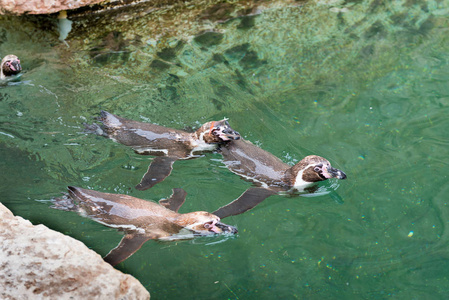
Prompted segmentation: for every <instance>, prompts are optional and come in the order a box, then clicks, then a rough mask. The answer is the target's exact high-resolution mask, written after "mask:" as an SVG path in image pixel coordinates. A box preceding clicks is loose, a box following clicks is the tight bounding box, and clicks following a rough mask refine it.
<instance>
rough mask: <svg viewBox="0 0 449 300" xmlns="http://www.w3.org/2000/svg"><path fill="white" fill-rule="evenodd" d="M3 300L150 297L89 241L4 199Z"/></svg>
mask: <svg viewBox="0 0 449 300" xmlns="http://www.w3.org/2000/svg"><path fill="white" fill-rule="evenodd" d="M0 269H1V272H0V299H123V300H125V299H130V300H131V299H133V300H134V299H149V298H150V294H149V293H148V291H147V290H146V289H145V288H144V287H143V286H142V284H141V283H140V282H139V281H138V280H137V279H135V278H134V277H132V276H131V275H126V274H123V273H122V272H120V271H118V270H116V269H114V268H113V267H111V266H110V265H109V264H107V263H105V262H104V261H103V259H102V258H101V256H100V255H98V254H97V253H95V252H94V251H92V250H90V249H88V248H87V247H86V246H85V245H84V244H83V243H81V242H80V241H77V240H75V239H73V238H71V237H68V236H65V235H63V234H61V233H59V232H56V231H53V230H51V229H49V228H47V227H45V226H44V225H36V226H34V225H32V224H31V222H29V221H28V220H25V219H23V218H21V217H15V216H14V215H13V214H12V213H11V212H10V211H9V210H8V209H7V208H6V207H5V206H3V205H2V204H1V203H0Z"/></svg>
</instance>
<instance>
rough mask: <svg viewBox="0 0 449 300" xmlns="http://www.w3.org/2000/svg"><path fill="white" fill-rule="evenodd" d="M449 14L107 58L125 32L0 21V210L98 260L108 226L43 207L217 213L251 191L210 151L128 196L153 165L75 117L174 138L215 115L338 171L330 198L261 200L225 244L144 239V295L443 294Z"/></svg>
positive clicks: (214, 40)
mask: <svg viewBox="0 0 449 300" xmlns="http://www.w3.org/2000/svg"><path fill="white" fill-rule="evenodd" d="M448 16H449V3H448V2H447V1H394V3H389V2H387V1H385V2H384V1H316V3H310V2H307V3H305V5H303V6H291V7H279V8H272V9H269V10H266V11H263V12H262V13H261V14H259V15H257V16H250V17H242V18H236V19H232V20H229V21H227V22H224V23H220V24H216V25H215V31H214V32H212V33H211V32H210V33H207V34H204V33H203V34H201V33H198V35H197V36H192V37H190V38H189V39H187V40H181V39H179V40H178V39H176V38H172V39H170V40H164V41H163V42H164V43H165V44H166V45H167V47H165V48H164V49H162V50H161V49H159V48H157V47H155V46H154V43H153V42H152V41H154V37H152V36H144V37H142V38H141V39H142V41H144V42H142V43H137V44H136V43H132V42H129V41H128V40H126V39H125V38H123V40H124V41H125V40H126V41H127V42H126V43H125V42H123V43H122V44H121V45H123V46H121V47H122V48H120V51H116V49H115V50H114V49H112V48H113V47H112V46H111V43H112V44H114V43H113V42H114V41H117V43H118V44H120V41H121V39H122V38H121V37H120V36H121V35H120V34H112V42H111V36H109V37H108V35H106V37H104V38H103V39H102V38H99V39H98V40H96V41H89V43H87V42H86V45H84V47H85V49H84V50H83V51H76V50H77V49H78V48H76V47H73V49H72V48H68V49H67V48H66V46H65V45H63V44H61V43H59V42H58V41H57V34H56V33H54V34H52V33H49V31H48V30H47V31H46V30H45V28H42V26H38V25H36V22H34V21H33V20H31V21H27V22H25V23H24V25H23V26H22V27H21V28H20V29H17V28H13V25H11V24H12V23H10V22H9V20H1V21H0V33H1V34H0V37H1V42H0V53H1V54H2V55H5V54H8V53H15V54H16V55H18V56H19V57H20V58H21V60H22V62H23V68H24V70H25V71H26V72H25V73H24V74H23V75H22V77H21V78H20V80H19V82H18V84H15V85H9V86H6V87H1V88H0V151H1V156H2V158H3V159H2V160H1V168H2V172H1V175H0V176H1V185H0V189H1V190H0V191H1V201H2V203H4V204H5V205H6V206H7V207H8V208H10V209H11V210H12V211H13V212H14V213H15V214H16V215H20V216H22V217H24V218H27V219H29V220H31V221H32V222H33V223H34V224H44V225H46V226H48V227H50V228H52V229H55V230H57V231H60V232H62V233H65V234H68V235H70V236H72V237H74V238H76V239H78V240H80V241H82V242H83V243H85V244H86V245H87V246H88V247H90V248H92V249H93V250H95V251H96V252H98V253H99V254H101V255H105V254H107V253H108V252H109V250H110V249H112V248H114V247H115V246H116V245H117V244H118V242H119V241H120V239H121V237H122V236H121V234H120V233H119V232H117V231H116V230H114V229H110V228H106V227H104V226H102V225H101V224H98V223H95V222H93V221H91V220H89V219H86V218H83V217H81V216H78V215H76V214H74V213H68V212H62V211H56V210H53V209H50V208H49V206H50V203H49V202H48V201H46V200H49V199H51V198H52V197H55V196H58V195H59V194H60V193H61V192H64V191H65V187H66V186H67V185H74V186H80V187H84V188H92V189H96V190H99V191H105V192H116V193H127V194H130V195H133V196H136V197H139V198H144V199H152V200H158V199H160V198H163V197H166V196H168V195H170V193H171V189H172V188H175V187H182V188H184V189H185V190H186V191H187V193H188V196H187V201H186V203H185V204H184V206H183V207H182V208H181V212H190V211H195V210H206V211H213V210H215V209H217V208H218V207H220V206H221V205H224V204H226V203H228V202H230V201H231V200H233V199H235V198H236V197H238V196H239V195H240V194H241V193H243V191H245V189H247V188H248V187H250V186H251V184H250V183H248V182H245V181H243V180H241V179H240V178H239V177H238V176H237V175H234V174H232V173H231V172H229V171H228V170H227V169H226V168H225V167H224V165H223V164H222V162H221V157H220V155H218V154H207V155H205V156H204V157H202V158H199V159H195V160H187V161H178V162H176V163H175V166H174V170H173V172H172V174H171V176H169V177H168V178H167V179H166V180H165V181H164V182H162V183H160V184H158V185H156V186H155V187H153V188H152V189H150V190H147V191H143V192H141V191H137V190H135V189H134V186H135V184H137V183H138V182H139V181H140V178H141V176H142V174H143V173H144V172H145V170H146V168H147V167H148V164H149V161H150V159H151V157H147V156H139V155H137V154H135V153H134V152H133V151H132V150H131V149H129V148H127V147H125V146H122V145H119V144H116V143H114V142H113V141H111V140H107V139H104V138H102V137H98V136H94V135H89V134H85V133H84V132H83V123H85V122H88V123H89V122H93V121H94V120H93V117H94V116H95V115H97V114H98V112H99V111H100V110H101V109H105V110H108V111H110V112H113V113H115V114H118V115H121V116H123V117H127V118H132V119H136V120H141V121H151V122H155V123H158V124H160V125H164V126H169V127H175V128H179V129H182V128H195V127H198V126H199V124H202V123H204V122H206V121H210V120H214V119H221V118H223V117H228V118H229V122H230V124H231V126H232V127H234V128H235V129H237V130H238V131H239V132H240V133H241V134H242V135H243V136H244V137H245V138H246V139H248V140H250V141H252V142H254V143H257V144H258V145H260V146H261V147H262V148H263V149H265V150H267V151H270V152H271V153H273V154H275V155H276V156H278V157H280V158H281V159H282V160H284V161H285V162H287V163H291V164H292V163H294V162H296V161H299V160H300V159H301V158H303V157H304V156H306V155H309V154H317V155H321V156H323V157H326V158H327V159H329V160H330V162H331V163H332V165H333V166H335V167H337V168H339V169H341V170H343V171H344V172H345V173H346V174H347V175H348V179H347V180H345V181H340V182H336V181H331V182H326V183H324V186H325V187H327V188H332V187H333V188H334V189H335V188H336V192H337V193H338V195H339V196H340V197H341V199H342V200H343V202H340V201H336V200H335V198H332V197H330V196H329V195H321V196H317V197H283V196H272V197H270V198H268V199H267V200H266V201H264V202H263V203H262V204H260V205H259V206H258V207H256V208H255V209H253V210H252V211H250V212H248V213H245V214H243V215H239V216H234V217H230V218H227V219H225V222H226V223H228V224H231V225H235V226H237V227H238V229H239V234H238V236H236V237H234V238H227V239H226V238H223V237H215V238H202V239H197V240H192V241H183V242H176V243H157V242H154V241H149V242H147V243H146V244H145V245H144V246H143V247H142V249H141V250H139V251H138V252H137V253H136V254H135V255H133V256H132V257H131V258H130V259H128V260H126V261H125V262H124V263H122V264H120V265H118V269H120V270H122V271H124V272H126V273H129V274H132V275H133V276H135V277H137V278H138V279H139V280H140V281H141V282H142V283H143V284H144V286H145V287H146V288H147V289H148V290H149V291H150V292H151V295H152V297H153V299H179V298H181V299H296V298H299V299H304V298H306V299H360V298H367V299H383V298H389V297H396V298H400V299H443V298H446V297H447V294H448V292H449V280H448V277H449V271H448V269H449V260H448V259H449V251H448V235H447V232H446V226H448V220H449V219H448V218H449V215H448V204H447V203H448V201H447V199H448V193H449V188H448V186H447V179H448V178H447V174H446V172H445V170H446V169H447V168H448V167H449V161H448V149H449V131H448V128H449V118H448V115H449V84H448V82H449V54H448V53H449V35H448V28H449V27H448V25H449V17H448ZM7 21H8V22H7ZM122 34H124V33H122ZM74 39H76V38H75V37H74ZM147 41H148V42H147ZM68 43H69V44H70V43H71V41H70V39H69V40H68ZM94 43H97V44H101V45H103V46H102V47H103V48H98V47H94V46H92V47H91V46H90V45H91V44H94ZM114 45H115V44H114ZM89 47H91V48H89ZM86 49H87V50H86ZM99 49H100V50H99Z"/></svg>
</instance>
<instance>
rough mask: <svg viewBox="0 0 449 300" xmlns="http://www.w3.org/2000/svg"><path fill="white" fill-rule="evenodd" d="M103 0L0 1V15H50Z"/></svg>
mask: <svg viewBox="0 0 449 300" xmlns="http://www.w3.org/2000/svg"><path fill="white" fill-rule="evenodd" d="M99 2H105V0H78V1H73V0H16V1H11V0H0V13H3V14H4V13H9V14H17V15H21V14H51V13H55V12H58V11H61V10H69V9H76V8H79V7H83V6H86V5H91V4H96V3H99Z"/></svg>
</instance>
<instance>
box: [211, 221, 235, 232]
mask: <svg viewBox="0 0 449 300" xmlns="http://www.w3.org/2000/svg"><path fill="white" fill-rule="evenodd" d="M215 226H216V227H218V228H219V229H220V230H221V232H225V233H231V234H236V233H237V232H238V230H237V228H235V227H234V226H231V225H226V224H224V223H221V222H217V223H215Z"/></svg>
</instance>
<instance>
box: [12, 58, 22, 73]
mask: <svg viewBox="0 0 449 300" xmlns="http://www.w3.org/2000/svg"><path fill="white" fill-rule="evenodd" d="M10 68H11V70H12V71H14V72H17V73H19V72H20V71H22V66H21V65H20V60H13V61H12V62H11V65H10Z"/></svg>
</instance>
